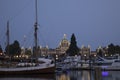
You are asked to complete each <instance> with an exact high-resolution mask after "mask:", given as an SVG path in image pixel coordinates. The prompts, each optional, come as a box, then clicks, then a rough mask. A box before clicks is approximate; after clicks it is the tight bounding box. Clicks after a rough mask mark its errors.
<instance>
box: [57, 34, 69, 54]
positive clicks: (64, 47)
mask: <svg viewBox="0 0 120 80" xmlns="http://www.w3.org/2000/svg"><path fill="white" fill-rule="evenodd" d="M66 37H67V35H66V34H64V36H63V39H62V40H61V41H60V44H59V47H58V48H59V49H60V50H61V51H62V52H63V53H65V52H66V50H67V49H68V48H69V45H70V42H69V41H68V40H67V38H66Z"/></svg>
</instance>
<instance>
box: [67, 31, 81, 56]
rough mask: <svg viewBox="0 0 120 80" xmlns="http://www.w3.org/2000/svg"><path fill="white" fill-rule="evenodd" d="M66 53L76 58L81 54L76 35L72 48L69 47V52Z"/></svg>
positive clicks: (73, 36)
mask: <svg viewBox="0 0 120 80" xmlns="http://www.w3.org/2000/svg"><path fill="white" fill-rule="evenodd" d="M66 53H67V54H68V55H69V56H75V55H77V54H78V53H79V48H78V47H77V42H76V38H75V35H74V33H73V34H72V36H71V42H70V46H69V48H68V50H67V51H66Z"/></svg>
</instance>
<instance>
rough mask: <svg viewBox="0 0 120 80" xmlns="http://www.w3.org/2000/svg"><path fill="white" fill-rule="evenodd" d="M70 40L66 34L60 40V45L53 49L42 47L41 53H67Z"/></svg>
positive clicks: (43, 54)
mask: <svg viewBox="0 0 120 80" xmlns="http://www.w3.org/2000/svg"><path fill="white" fill-rule="evenodd" d="M69 45H70V42H69V41H68V40H67V36H66V34H64V36H63V39H62V40H61V41H60V43H59V45H58V47H57V48H56V49H51V48H48V46H46V47H41V48H40V51H41V55H42V56H45V55H54V54H55V55H62V54H65V53H66V50H67V49H68V48H69Z"/></svg>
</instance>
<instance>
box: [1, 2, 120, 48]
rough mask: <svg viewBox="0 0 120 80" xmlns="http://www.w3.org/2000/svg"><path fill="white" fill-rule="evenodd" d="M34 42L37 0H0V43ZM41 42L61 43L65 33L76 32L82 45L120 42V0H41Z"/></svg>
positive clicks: (39, 33) (39, 6) (22, 43)
mask: <svg viewBox="0 0 120 80" xmlns="http://www.w3.org/2000/svg"><path fill="white" fill-rule="evenodd" d="M7 21H9V27H10V43H13V42H14V40H18V41H19V42H20V45H21V47H22V46H24V47H28V46H33V45H34V41H33V40H34V23H35V0H0V44H1V45H2V46H5V44H6V36H5V33H6V26H7ZM38 24H39V26H38V27H39V30H38V43H39V45H41V46H43V47H44V46H46V45H48V46H49V48H56V47H58V45H59V43H60V41H61V40H62V38H63V35H64V34H66V35H67V39H68V40H69V41H70V38H71V35H72V33H74V34H75V37H76V41H77V45H78V47H81V46H82V45H84V46H88V45H90V46H91V49H92V50H95V49H96V48H98V46H107V45H109V44H110V43H113V44H115V45H120V0H38Z"/></svg>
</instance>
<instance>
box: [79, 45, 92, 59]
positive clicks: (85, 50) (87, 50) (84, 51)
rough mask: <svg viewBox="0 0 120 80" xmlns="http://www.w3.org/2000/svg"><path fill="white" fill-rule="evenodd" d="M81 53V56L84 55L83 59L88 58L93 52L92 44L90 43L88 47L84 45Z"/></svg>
mask: <svg viewBox="0 0 120 80" xmlns="http://www.w3.org/2000/svg"><path fill="white" fill-rule="evenodd" d="M80 53H81V56H82V58H83V59H88V58H89V55H90V54H91V51H90V46H89V45H88V46H87V47H86V46H84V45H82V47H81V50H80Z"/></svg>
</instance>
